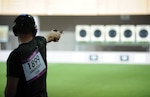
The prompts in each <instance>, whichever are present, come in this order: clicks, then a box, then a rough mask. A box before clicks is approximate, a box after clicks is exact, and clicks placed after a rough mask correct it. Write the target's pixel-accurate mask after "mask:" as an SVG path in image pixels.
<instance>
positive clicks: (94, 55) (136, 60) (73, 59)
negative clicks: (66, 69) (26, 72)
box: [0, 51, 150, 65]
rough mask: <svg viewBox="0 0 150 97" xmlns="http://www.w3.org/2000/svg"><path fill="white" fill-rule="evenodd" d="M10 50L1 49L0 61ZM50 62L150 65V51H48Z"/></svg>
mask: <svg viewBox="0 0 150 97" xmlns="http://www.w3.org/2000/svg"><path fill="white" fill-rule="evenodd" d="M9 54H10V51H0V55H1V56H0V62H1V61H3V62H6V60H7V57H8V56H9ZM47 61H48V62H49V63H93V64H141V65H145V64H147V65H150V53H148V52H73V51H48V52H47Z"/></svg>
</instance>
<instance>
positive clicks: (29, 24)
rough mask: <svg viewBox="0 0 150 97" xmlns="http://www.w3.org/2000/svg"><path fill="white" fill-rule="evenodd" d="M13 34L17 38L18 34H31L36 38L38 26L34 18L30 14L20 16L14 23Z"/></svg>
mask: <svg viewBox="0 0 150 97" xmlns="http://www.w3.org/2000/svg"><path fill="white" fill-rule="evenodd" d="M13 32H14V35H15V36H18V33H21V34H27V33H31V32H32V33H33V36H35V35H36V33H37V26H36V25H35V21H34V18H33V17H32V16H31V15H28V14H23V15H19V16H18V17H17V18H16V19H15V21H14V26H13Z"/></svg>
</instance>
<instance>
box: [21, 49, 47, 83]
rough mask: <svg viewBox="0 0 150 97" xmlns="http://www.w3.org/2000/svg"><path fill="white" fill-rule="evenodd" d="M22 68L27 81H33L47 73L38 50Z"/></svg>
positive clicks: (26, 60) (25, 61)
mask: <svg viewBox="0 0 150 97" xmlns="http://www.w3.org/2000/svg"><path fill="white" fill-rule="evenodd" d="M22 66H23V70H24V74H25V78H26V81H33V80H35V79H37V78H39V77H40V76H41V75H43V73H45V71H46V65H45V63H44V60H43V58H42V56H41V54H40V52H39V51H38V49H37V50H35V51H34V52H33V54H32V55H31V56H30V57H29V58H27V59H25V60H24V63H23V64H22Z"/></svg>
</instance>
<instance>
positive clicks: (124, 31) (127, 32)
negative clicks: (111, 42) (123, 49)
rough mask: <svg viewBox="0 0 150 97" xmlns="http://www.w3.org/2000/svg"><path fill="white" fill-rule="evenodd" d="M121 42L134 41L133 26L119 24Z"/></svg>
mask: <svg viewBox="0 0 150 97" xmlns="http://www.w3.org/2000/svg"><path fill="white" fill-rule="evenodd" d="M120 30H121V42H135V26H134V25H121V26H120Z"/></svg>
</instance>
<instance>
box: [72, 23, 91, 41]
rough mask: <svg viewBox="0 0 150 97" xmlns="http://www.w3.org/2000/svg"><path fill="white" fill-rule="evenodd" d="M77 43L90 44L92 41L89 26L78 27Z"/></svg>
mask: <svg viewBox="0 0 150 97" xmlns="http://www.w3.org/2000/svg"><path fill="white" fill-rule="evenodd" d="M75 32H76V41H77V42H88V41H90V26H89V25H76V27H75Z"/></svg>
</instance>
